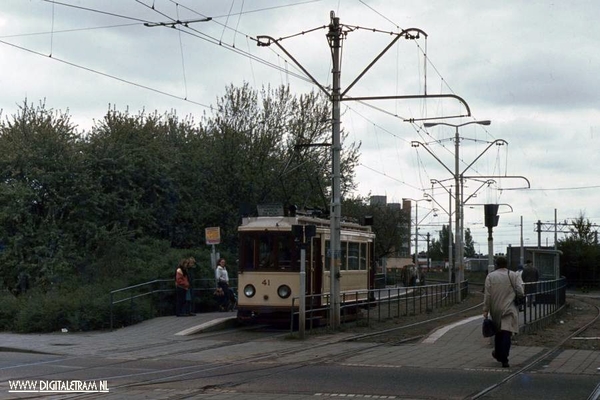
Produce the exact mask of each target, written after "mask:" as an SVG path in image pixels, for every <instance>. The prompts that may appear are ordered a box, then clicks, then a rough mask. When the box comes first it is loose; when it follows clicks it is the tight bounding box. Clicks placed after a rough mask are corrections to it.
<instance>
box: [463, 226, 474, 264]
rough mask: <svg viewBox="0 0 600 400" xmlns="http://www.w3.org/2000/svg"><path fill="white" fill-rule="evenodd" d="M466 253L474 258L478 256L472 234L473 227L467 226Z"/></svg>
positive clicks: (468, 256)
mask: <svg viewBox="0 0 600 400" xmlns="http://www.w3.org/2000/svg"><path fill="white" fill-rule="evenodd" d="M464 246H465V248H464V253H465V257H467V258H473V257H476V256H477V253H476V252H475V242H474V241H473V236H472V235H471V229H470V228H467V229H466V230H465V243H464Z"/></svg>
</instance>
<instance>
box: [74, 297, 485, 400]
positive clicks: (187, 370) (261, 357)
mask: <svg viewBox="0 0 600 400" xmlns="http://www.w3.org/2000/svg"><path fill="white" fill-rule="evenodd" d="M478 307H481V304H477V305H475V306H470V307H466V308H462V309H460V310H457V311H455V312H452V313H448V314H444V315H441V316H439V317H435V318H428V319H425V320H422V321H418V322H411V323H408V324H405V325H402V326H398V327H395V328H393V329H385V330H381V331H378V332H373V333H370V334H355V335H351V336H346V337H340V338H338V339H334V340H327V341H325V342H322V343H312V344H311V346H310V350H311V351H314V350H318V349H321V348H327V347H329V346H331V345H332V344H336V343H342V342H352V341H360V340H364V339H367V338H370V337H373V336H377V335H385V334H389V333H390V332H392V331H398V330H402V329H411V328H414V327H415V326H418V325H425V324H428V323H432V322H436V321H439V320H440V319H443V318H452V317H456V316H459V315H460V314H462V313H465V312H468V311H471V310H473V309H475V308H478ZM228 331H229V332H233V331H235V330H228ZM288 334H289V332H285V333H284V332H273V333H272V334H270V335H268V336H269V337H268V338H264V337H263V339H269V338H277V337H281V336H284V335H288ZM202 336H203V337H202V338H199V339H198V340H201V339H206V338H207V337H215V336H218V337H219V338H221V339H222V338H223V336H224V332H220V333H211V334H210V335H209V334H203V335H202ZM421 337H422V336H414V337H411V338H408V339H406V338H405V339H399V340H395V341H394V342H389V341H387V342H378V343H372V344H371V345H368V346H365V347H363V348H361V349H353V350H352V351H351V352H342V353H339V354H337V355H334V356H328V358H327V359H326V360H324V359H316V360H309V361H304V362H299V363H295V364H293V365H282V364H264V365H261V366H260V368H254V369H253V370H252V372H253V374H252V375H255V374H256V373H265V372H266V374H265V375H261V376H260V377H256V376H253V377H251V378H247V379H238V380H235V381H229V382H227V383H222V384H218V385H209V386H203V387H202V388H199V389H197V390H194V391H193V392H192V393H188V394H186V395H182V396H179V397H176V398H178V399H183V398H188V397H193V396H194V394H198V393H204V392H205V391H207V390H223V389H228V388H231V387H234V386H238V385H241V384H244V383H248V382H252V381H257V380H259V379H261V378H265V377H272V376H274V375H277V374H284V373H288V372H290V371H292V370H294V369H298V368H303V367H306V366H310V365H316V364H323V363H327V364H331V363H336V362H340V361H343V360H344V359H345V358H347V357H348V355H356V354H359V353H364V352H369V351H372V350H373V349H376V348H379V347H385V346H390V345H397V344H401V343H406V342H408V341H414V340H419V339H420V338H421ZM227 345H231V342H230V341H229V342H228V344H227ZM225 346H226V345H224V346H212V347H211V348H210V350H214V349H215V348H219V347H225ZM207 350H209V349H208V348H204V349H201V350H199V351H198V352H203V351H207ZM306 350H307V349H306V347H305V346H302V347H291V348H290V349H288V350H285V351H281V350H278V351H277V352H276V353H273V352H272V351H269V352H265V353H262V354H254V355H252V356H249V357H245V358H240V359H237V360H235V361H230V362H227V363H223V364H219V363H215V364H211V365H203V366H200V367H197V366H196V367H194V366H188V367H177V368H169V369H162V370H156V371H146V372H140V373H133V374H132V373H129V374H122V375H114V376H110V377H103V378H96V379H110V380H111V381H112V382H115V381H118V380H122V379H131V378H134V377H144V376H149V375H156V374H160V375H161V376H160V377H150V378H149V379H142V380H141V381H138V382H134V383H124V384H120V385H113V386H112V388H113V389H114V390H118V389H140V388H144V387H146V388H149V387H152V386H157V385H163V384H173V383H182V382H187V381H190V380H193V379H197V378H198V374H204V375H203V376H202V378H204V379H206V378H217V377H223V376H226V375H228V373H227V372H225V371H224V370H226V369H228V368H231V367H232V366H235V365H244V364H248V363H260V362H266V361H269V360H271V359H277V358H280V357H285V356H293V355H296V354H301V353H303V352H305V351H306ZM180 353H190V351H189V350H186V351H181V352H178V353H177V354H180ZM174 354H175V353H174ZM116 365H117V364H115V366H116ZM92 369H93V368H90V370H92ZM269 371H272V373H269ZM207 373H208V374H209V375H206V374H207ZM165 374H168V376H165ZM68 398H69V399H83V398H87V399H89V398H95V396H93V395H89V394H81V395H72V396H69V397H68Z"/></svg>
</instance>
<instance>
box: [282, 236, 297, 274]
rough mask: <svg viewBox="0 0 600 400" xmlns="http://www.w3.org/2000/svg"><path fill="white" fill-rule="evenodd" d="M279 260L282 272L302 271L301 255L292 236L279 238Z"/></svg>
mask: <svg viewBox="0 0 600 400" xmlns="http://www.w3.org/2000/svg"><path fill="white" fill-rule="evenodd" d="M277 258H278V265H277V267H278V268H279V269H280V270H300V263H299V258H300V253H299V251H298V246H297V245H296V243H295V242H294V237H293V236H292V235H287V234H286V235H281V236H279V237H277Z"/></svg>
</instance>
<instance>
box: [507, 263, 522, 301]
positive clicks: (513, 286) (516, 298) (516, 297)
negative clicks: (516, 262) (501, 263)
mask: <svg viewBox="0 0 600 400" xmlns="http://www.w3.org/2000/svg"><path fill="white" fill-rule="evenodd" d="M507 272H508V280H509V281H510V286H512V288H513V292H515V300H514V302H515V305H516V306H517V308H521V306H524V305H525V296H521V295H520V294H519V293H517V291H516V290H515V285H513V282H512V279H510V271H507Z"/></svg>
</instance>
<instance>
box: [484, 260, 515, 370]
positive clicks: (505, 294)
mask: <svg viewBox="0 0 600 400" xmlns="http://www.w3.org/2000/svg"><path fill="white" fill-rule="evenodd" d="M507 266H508V261H507V260H506V258H505V257H498V258H497V259H496V268H495V269H494V271H492V272H491V273H489V274H488V275H487V277H486V278H485V292H484V297H483V317H484V318H488V316H491V318H492V321H493V322H494V325H495V327H496V335H495V336H494V351H493V352H492V357H494V358H495V359H496V360H498V361H499V362H501V363H502V367H503V368H509V367H510V365H509V364H508V356H509V353H510V345H511V338H512V335H513V333H519V311H518V309H517V306H516V305H515V303H514V299H515V292H516V293H517V294H519V295H521V296H523V293H524V292H523V284H522V281H521V280H520V279H519V278H518V276H517V274H516V272H514V271H509V270H508V268H507Z"/></svg>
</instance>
